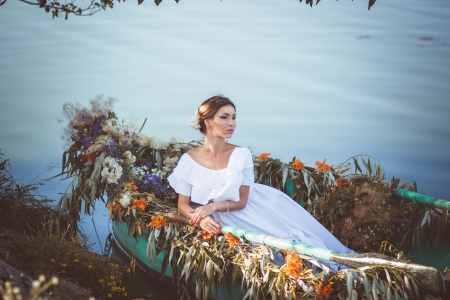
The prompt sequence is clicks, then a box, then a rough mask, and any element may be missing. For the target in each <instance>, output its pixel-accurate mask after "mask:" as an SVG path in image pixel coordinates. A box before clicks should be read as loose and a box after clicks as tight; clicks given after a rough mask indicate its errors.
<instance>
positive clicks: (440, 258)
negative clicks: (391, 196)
mask: <svg viewBox="0 0 450 300" xmlns="http://www.w3.org/2000/svg"><path fill="white" fill-rule="evenodd" d="M397 194H398V195H399V196H401V197H403V198H405V199H410V200H412V201H417V202H421V203H426V204H428V205H432V206H434V207H437V208H441V209H448V208H450V202H449V201H446V200H442V199H436V198H433V197H429V196H426V195H422V194H418V193H414V192H410V191H405V190H398V191H397ZM168 217H169V218H172V219H178V221H180V220H181V221H182V218H183V217H181V219H180V217H178V218H177V217H176V216H173V217H171V216H168ZM227 232H231V233H232V234H233V235H234V236H244V237H245V239H247V240H249V241H250V242H254V243H261V244H265V245H268V246H272V247H275V248H278V249H283V250H285V249H289V250H291V251H295V252H296V253H299V254H302V255H308V256H312V257H315V258H317V259H320V260H325V261H331V262H336V263H339V264H345V265H347V266H350V267H353V268H359V267H363V266H371V265H380V264H382V265H387V266H396V267H400V268H402V269H404V270H406V271H407V272H408V273H410V274H413V275H414V276H415V277H416V278H418V279H419V281H420V282H421V283H422V285H423V286H426V287H427V290H428V291H429V292H430V293H432V294H439V293H442V290H443V289H445V287H444V284H445V283H444V282H443V281H442V275H441V273H440V272H439V271H438V268H439V269H441V270H443V269H444V267H445V266H448V265H450V258H449V257H448V254H449V253H450V249H449V248H448V247H447V248H445V247H444V246H442V247H440V248H438V249H426V250H425V251H424V252H422V253H413V255H412V256H411V257H412V258H413V259H414V260H413V262H414V263H411V262H402V261H399V260H396V259H393V258H390V257H387V256H384V255H381V254H376V253H365V254H344V253H338V252H335V251H331V250H328V249H321V248H317V247H313V246H309V245H305V244H302V243H296V242H292V241H287V240H285V239H280V238H276V237H270V236H266V235H263V234H259V233H255V232H250V231H247V230H244V229H239V228H235V227H232V226H223V227H222V233H223V234H226V233H227ZM113 234H114V239H115V241H116V243H117V245H118V246H119V247H120V248H121V249H122V251H124V252H125V253H127V254H128V255H129V256H130V257H131V256H132V255H133V253H134V255H135V257H136V259H137V264H138V265H139V266H140V267H141V268H142V269H144V270H145V271H147V272H148V273H150V274H151V275H153V277H156V278H157V277H161V272H162V263H163V259H164V252H161V253H159V254H158V255H157V257H156V260H155V261H150V260H149V258H148V257H147V240H146V239H144V238H142V237H138V239H137V240H136V239H135V238H134V237H132V236H128V226H127V224H126V223H125V222H121V223H117V222H113ZM419 263H421V264H419ZM433 266H434V267H433ZM173 274H174V273H173V270H172V268H171V266H170V265H169V266H168V268H167V270H166V272H165V274H164V275H165V276H163V277H165V280H166V281H167V280H169V281H170V278H173V276H174V275H173ZM244 296H245V291H244V289H242V288H241V287H240V286H233V287H232V288H231V289H230V290H229V289H228V288H227V284H226V282H225V280H222V281H221V284H220V286H217V287H216V286H214V287H213V289H212V293H211V297H212V298H213V299H242V298H244Z"/></svg>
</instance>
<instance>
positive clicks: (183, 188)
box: [167, 173, 192, 197]
mask: <svg viewBox="0 0 450 300" xmlns="http://www.w3.org/2000/svg"><path fill="white" fill-rule="evenodd" d="M167 179H168V180H169V183H170V186H171V187H172V188H173V189H174V190H175V192H177V194H182V195H185V196H188V197H190V196H191V192H192V185H191V184H189V183H188V182H186V181H184V180H183V179H181V178H180V177H178V176H177V175H176V174H173V173H172V174H171V175H170V176H169V177H168V178H167Z"/></svg>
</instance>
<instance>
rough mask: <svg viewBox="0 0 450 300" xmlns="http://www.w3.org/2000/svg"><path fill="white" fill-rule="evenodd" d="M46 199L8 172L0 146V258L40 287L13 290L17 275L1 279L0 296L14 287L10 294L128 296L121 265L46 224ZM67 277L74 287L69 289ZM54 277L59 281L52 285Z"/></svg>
mask: <svg viewBox="0 0 450 300" xmlns="http://www.w3.org/2000/svg"><path fill="white" fill-rule="evenodd" d="M49 202H50V201H49V200H48V199H46V198H45V197H42V196H41V195H39V193H38V189H37V187H36V186H34V185H25V184H22V183H21V182H18V181H17V180H16V179H15V178H13V176H12V174H11V167H10V165H9V161H8V159H4V157H3V154H2V153H1V151H0V207H1V209H0V260H3V261H4V262H6V263H7V264H8V265H10V266H13V267H14V268H15V269H17V270H20V271H21V272H23V273H25V274H27V275H29V276H30V277H31V278H35V279H38V280H37V281H36V283H35V285H36V284H37V282H39V286H40V287H41V288H40V289H38V288H36V289H34V290H31V289H23V287H22V290H21V291H20V292H18V290H17V288H18V286H17V285H15V284H16V283H17V282H18V281H17V280H19V279H18V278H15V279H17V280H15V279H14V278H13V280H11V281H2V280H0V296H1V297H0V298H2V297H3V299H7V298H6V297H7V296H8V293H7V291H8V290H10V292H11V293H12V291H13V290H14V288H16V289H15V294H14V295H15V298H13V299H21V298H22V299H37V297H38V296H39V295H48V296H50V297H51V299H88V298H89V296H92V297H94V298H96V299H127V291H126V289H125V287H124V286H123V280H124V279H125V277H124V276H126V275H127V270H126V269H125V270H124V269H123V267H119V265H117V264H114V263H113V262H112V261H111V260H110V259H109V258H108V257H105V256H101V255H99V254H97V253H94V252H91V251H90V250H89V244H88V243H87V240H86V239H85V238H83V237H81V236H80V235H79V234H78V235H75V236H71V235H54V234H49V233H48V231H46V230H45V227H46V224H47V223H48V217H49V214H50V212H51V211H52V209H53V208H52V207H51V206H49V205H48V204H49ZM128 271H129V269H128ZM3 275H5V274H3ZM55 277H56V278H58V279H57V280H55V279H53V280H50V283H51V284H48V283H49V280H48V279H50V278H55ZM46 279H47V280H46ZM66 281H67V282H71V283H74V284H76V285H77V286H78V287H79V288H78V289H75V291H74V290H73V289H72V290H70V294H68V290H67V286H68V284H65V282H66ZM56 282H59V284H56V285H54V283H56ZM46 283H47V284H46ZM44 287H45V288H44ZM29 288H30V287H29ZM83 289H84V291H82V290H83ZM19 294H20V295H19ZM10 297H11V295H10ZM9 299H11V298H9Z"/></svg>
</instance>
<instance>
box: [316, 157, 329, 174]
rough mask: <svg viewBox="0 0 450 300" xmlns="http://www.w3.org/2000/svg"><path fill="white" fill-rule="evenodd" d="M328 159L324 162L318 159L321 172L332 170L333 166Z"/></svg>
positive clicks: (318, 167)
mask: <svg viewBox="0 0 450 300" xmlns="http://www.w3.org/2000/svg"><path fill="white" fill-rule="evenodd" d="M326 161H327V159H324V160H323V162H320V161H316V166H317V170H318V171H321V172H326V171H330V170H331V167H332V166H329V165H327V164H326Z"/></svg>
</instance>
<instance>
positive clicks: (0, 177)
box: [0, 149, 52, 234]
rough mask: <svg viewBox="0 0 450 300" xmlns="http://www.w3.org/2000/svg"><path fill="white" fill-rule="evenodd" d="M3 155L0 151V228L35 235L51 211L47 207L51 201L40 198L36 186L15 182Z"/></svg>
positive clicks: (7, 161)
mask: <svg viewBox="0 0 450 300" xmlns="http://www.w3.org/2000/svg"><path fill="white" fill-rule="evenodd" d="M3 155H4V154H3V153H2V152H1V149H0V207H1V209H0V227H2V226H3V227H7V228H10V229H13V230H16V231H18V232H24V233H26V234H36V233H37V232H38V231H39V229H42V228H43V226H44V223H45V216H46V215H48V214H49V213H50V212H51V211H52V208H51V207H49V206H48V203H49V202H51V201H52V200H49V199H47V198H46V197H44V196H41V195H40V194H39V191H38V187H37V186H36V185H33V184H22V183H21V182H19V181H18V180H16V179H15V178H14V177H13V175H12V172H11V166H10V164H9V160H8V159H3Z"/></svg>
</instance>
